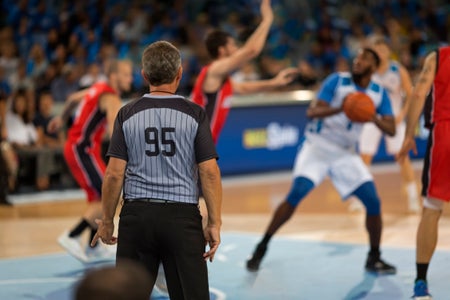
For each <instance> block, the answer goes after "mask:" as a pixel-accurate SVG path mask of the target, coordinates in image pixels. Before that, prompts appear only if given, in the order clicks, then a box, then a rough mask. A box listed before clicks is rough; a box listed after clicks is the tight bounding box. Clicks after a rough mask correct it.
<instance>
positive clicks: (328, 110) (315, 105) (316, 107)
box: [306, 101, 342, 118]
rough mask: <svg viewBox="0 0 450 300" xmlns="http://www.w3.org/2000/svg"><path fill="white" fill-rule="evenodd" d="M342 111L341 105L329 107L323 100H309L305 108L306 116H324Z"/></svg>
mask: <svg viewBox="0 0 450 300" xmlns="http://www.w3.org/2000/svg"><path fill="white" fill-rule="evenodd" d="M341 112H342V107H331V106H329V105H328V104H324V103H323V101H314V102H311V105H310V106H309V107H308V109H307V110H306V116H307V117H308V118H325V117H329V116H332V115H335V114H338V113H341Z"/></svg>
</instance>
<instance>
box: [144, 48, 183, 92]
mask: <svg viewBox="0 0 450 300" xmlns="http://www.w3.org/2000/svg"><path fill="white" fill-rule="evenodd" d="M181 74H182V68H181V56H180V51H178V49H177V48H176V47H175V46H174V45H172V44H171V43H169V42H166V41H158V42H154V43H152V44H150V45H149V46H147V48H145V50H144V53H143V55H142V75H143V76H144V78H145V80H147V82H148V83H149V84H150V86H161V85H164V84H170V83H173V82H174V81H176V80H178V82H179V80H180V79H181Z"/></svg>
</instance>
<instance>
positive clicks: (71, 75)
mask: <svg viewBox="0 0 450 300" xmlns="http://www.w3.org/2000/svg"><path fill="white" fill-rule="evenodd" d="M50 89H51V93H52V96H53V99H54V100H55V101H56V102H64V101H65V100H66V99H67V97H68V96H69V95H70V94H72V93H74V92H75V91H77V90H78V89H79V85H78V71H77V68H76V67H75V66H74V65H72V64H66V65H64V67H63V69H62V71H61V75H60V76H58V77H57V78H56V79H55V80H54V81H53V82H52V83H51V86H50Z"/></svg>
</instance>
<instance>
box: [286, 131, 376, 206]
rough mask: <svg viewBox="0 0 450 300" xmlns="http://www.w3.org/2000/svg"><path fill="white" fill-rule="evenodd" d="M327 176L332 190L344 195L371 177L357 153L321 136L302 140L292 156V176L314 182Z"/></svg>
mask: <svg viewBox="0 0 450 300" xmlns="http://www.w3.org/2000/svg"><path fill="white" fill-rule="evenodd" d="M327 175H328V176H330V179H331V182H332V183H333V185H334V187H335V188H336V190H337V191H338V192H339V194H340V195H341V197H342V198H343V199H346V198H347V197H348V196H350V194H351V193H352V192H354V191H355V190H356V189H357V188H358V187H359V186H360V185H361V184H363V183H364V182H368V181H372V180H373V177H372V175H371V174H370V172H369V169H368V168H367V167H366V165H365V164H364V162H363V161H362V159H361V157H360V156H359V155H358V154H357V153H355V152H353V151H349V150H346V149H343V148H340V147H339V146H337V145H334V144H331V143H329V142H326V141H325V140H323V141H320V142H317V141H314V142H310V141H308V140H305V142H304V143H303V146H302V148H301V149H300V151H299V152H298V154H297V157H296V159H295V165H294V171H293V176H294V178H295V177H299V176H303V177H306V178H308V179H309V180H311V181H312V182H313V183H314V185H315V186H318V185H319V184H320V183H321V182H322V181H323V180H324V179H325V176H327Z"/></svg>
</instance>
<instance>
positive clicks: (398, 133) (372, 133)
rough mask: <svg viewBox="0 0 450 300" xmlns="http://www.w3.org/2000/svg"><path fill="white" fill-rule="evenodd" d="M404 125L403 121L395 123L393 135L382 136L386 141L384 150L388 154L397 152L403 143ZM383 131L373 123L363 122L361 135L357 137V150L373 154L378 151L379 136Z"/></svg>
mask: <svg viewBox="0 0 450 300" xmlns="http://www.w3.org/2000/svg"><path fill="white" fill-rule="evenodd" d="M405 130H406V125H405V122H401V123H400V124H397V126H396V127H395V135H394V136H392V137H391V136H387V135H385V136H384V139H385V143H386V152H387V153H388V154H390V155H395V154H397V153H398V152H399V151H400V149H401V147H402V143H403V138H404V137H405ZM382 136H383V132H381V130H380V129H379V128H378V127H377V125H375V124H374V123H367V124H364V126H363V129H362V132H361V136H360V137H359V152H360V153H361V154H367V155H372V156H373V155H375V154H376V153H377V151H378V146H379V145H380V140H381V137H382Z"/></svg>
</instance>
